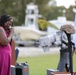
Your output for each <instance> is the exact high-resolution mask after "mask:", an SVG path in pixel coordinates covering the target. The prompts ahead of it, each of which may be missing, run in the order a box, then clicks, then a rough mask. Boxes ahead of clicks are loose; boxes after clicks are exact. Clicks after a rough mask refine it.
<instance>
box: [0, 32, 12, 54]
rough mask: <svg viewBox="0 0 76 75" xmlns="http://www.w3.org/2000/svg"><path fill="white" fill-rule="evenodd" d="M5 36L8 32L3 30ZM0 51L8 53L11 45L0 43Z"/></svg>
mask: <svg viewBox="0 0 76 75" xmlns="http://www.w3.org/2000/svg"><path fill="white" fill-rule="evenodd" d="M5 34H6V36H8V34H7V33H6V32H5ZM0 52H3V53H4V52H5V53H6V52H8V53H10V52H11V46H10V44H8V45H6V46H3V45H0Z"/></svg>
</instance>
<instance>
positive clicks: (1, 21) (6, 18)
mask: <svg viewBox="0 0 76 75" xmlns="http://www.w3.org/2000/svg"><path fill="white" fill-rule="evenodd" d="M10 19H12V17H11V16H10V15H7V14H4V15H2V16H1V17H0V25H1V26H2V25H4V23H5V22H7V21H9V20H10Z"/></svg>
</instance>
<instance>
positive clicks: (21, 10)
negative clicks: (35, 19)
mask: <svg viewBox="0 0 76 75" xmlns="http://www.w3.org/2000/svg"><path fill="white" fill-rule="evenodd" d="M49 1H51V2H52V4H51V5H48V3H49ZM30 2H34V3H35V4H36V5H38V9H39V14H41V15H42V16H43V17H44V18H45V19H46V20H52V19H57V17H58V16H66V18H67V20H72V21H74V16H75V14H74V12H73V8H76V6H70V7H69V8H68V9H67V8H65V7H64V6H59V7H58V6H56V5H54V4H55V2H56V1H55V0H0V16H1V15H2V14H5V13H6V14H10V15H11V16H13V19H14V25H16V26H20V25H22V24H24V21H25V15H26V14H25V10H26V5H27V4H29V3H30Z"/></svg>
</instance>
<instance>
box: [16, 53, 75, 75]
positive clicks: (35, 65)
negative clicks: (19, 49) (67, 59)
mask: <svg viewBox="0 0 76 75" xmlns="http://www.w3.org/2000/svg"><path fill="white" fill-rule="evenodd" d="M17 62H19V63H20V62H28V64H29V73H30V75H47V69H48V68H50V69H57V66H58V62H59V54H47V55H40V56H34V57H19V58H18V61H17ZM73 69H74V71H75V72H76V54H74V55H73Z"/></svg>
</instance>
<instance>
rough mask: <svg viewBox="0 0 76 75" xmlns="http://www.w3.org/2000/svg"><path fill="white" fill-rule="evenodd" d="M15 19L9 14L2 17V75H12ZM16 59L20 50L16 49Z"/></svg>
mask: <svg viewBox="0 0 76 75" xmlns="http://www.w3.org/2000/svg"><path fill="white" fill-rule="evenodd" d="M13 34H14V28H13V18H12V16H10V15H8V14H4V15H2V16H0V75H11V69H10V66H11V62H12V59H11V58H12V57H11V54H12V52H11V51H12V48H11V42H12V40H13V39H12V36H13ZM15 50H16V59H17V55H18V52H19V50H18V49H17V48H16V49H15Z"/></svg>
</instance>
